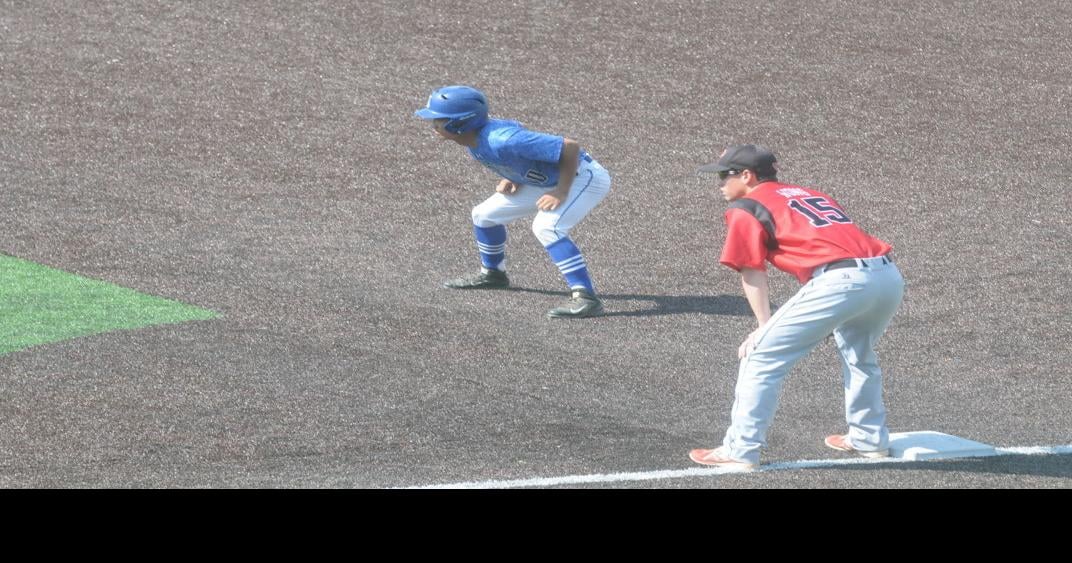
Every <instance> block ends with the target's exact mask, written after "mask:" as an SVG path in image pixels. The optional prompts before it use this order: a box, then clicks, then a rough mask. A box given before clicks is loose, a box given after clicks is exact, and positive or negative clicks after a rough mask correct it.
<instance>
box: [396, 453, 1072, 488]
mask: <svg viewBox="0 0 1072 563" xmlns="http://www.w3.org/2000/svg"><path fill="white" fill-rule="evenodd" d="M994 451H995V452H996V453H997V455H1067V454H1072V444H1069V445H1067V446H1031V447H1019V448H994ZM949 459H957V458H945V459H943V460H935V461H947V460H949ZM960 459H966V458H960ZM884 463H923V462H921V461H919V460H909V459H903V458H895V457H887V458H881V459H866V458H850V459H816V460H800V461H784V462H778V463H769V464H766V465H761V466H760V467H759V469H757V470H755V471H753V472H752V473H762V472H766V471H784V470H787V469H815V468H821V467H838V466H842V465H863V464H868V465H870V464H884ZM739 473H740V472H739V471H728V470H726V469H722V468H718V467H693V468H690V469H668V470H662V471H642V472H635V473H597V474H594V475H567V476H565V477H537V478H533V479H515V480H511V481H469V482H465V483H448V484H442V485H427V486H423V487H407V488H410V489H517V488H523V487H558V486H563V485H583V484H586V483H623V482H626V481H657V480H661V479H679V478H682V477H710V476H712V475H726V474H739Z"/></svg>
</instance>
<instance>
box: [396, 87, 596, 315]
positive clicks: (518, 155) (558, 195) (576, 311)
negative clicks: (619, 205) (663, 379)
mask: <svg viewBox="0 0 1072 563" xmlns="http://www.w3.org/2000/svg"><path fill="white" fill-rule="evenodd" d="M416 114H417V116H418V117H420V118H422V119H427V120H431V121H432V122H433V123H434V127H435V131H436V133H437V134H438V135H439V136H440V137H442V138H444V139H448V140H451V141H454V142H455V143H458V144H459V145H462V146H464V147H466V148H468V149H469V154H470V155H472V157H473V158H475V159H476V160H477V161H478V162H480V163H481V164H483V165H484V166H487V167H488V168H489V169H491V171H492V172H495V173H496V174H498V175H499V176H501V177H502V180H500V181H499V184H498V186H496V188H495V192H496V193H495V194H494V195H492V196H491V197H489V198H488V199H487V200H485V201H484V202H483V203H481V204H480V205H477V206H476V207H475V208H473V232H474V234H475V235H476V246H477V250H478V251H479V253H480V260H481V263H482V267H481V269H480V271H479V272H477V273H475V274H473V275H470V276H466V277H462V278H458V279H455V280H450V281H448V282H446V283H445V284H444V285H445V286H446V287H449V288H453V289H499V288H506V287H509V286H510V281H509V279H508V278H507V277H506V225H508V224H510V223H512V222H513V221H515V220H517V219H520V218H521V217H525V216H528V215H532V214H535V215H536V218H535V219H534V220H533V222H532V232H533V233H535V235H536V238H537V239H538V240H539V241H540V243H541V244H543V246H544V248H545V249H546V250H547V254H548V255H549V256H550V257H551V260H552V261H553V262H554V263H555V265H556V266H558V269H559V271H560V272H561V273H562V277H563V278H565V280H566V283H567V284H568V285H569V287H570V291H571V298H570V300H569V302H567V303H566V304H565V305H564V306H562V307H557V308H555V309H551V311H549V312H548V313H547V315H548V316H549V317H551V318H583V317H591V316H594V315H598V314H600V313H602V312H603V303H602V301H600V299H599V298H598V297H596V292H595V288H594V286H593V285H592V279H591V276H590V275H589V273H588V265H587V264H586V263H585V261H584V257H583V256H582V255H581V251H580V249H579V248H577V245H576V244H574V243H573V241H572V240H571V239H570V237H569V232H570V229H572V228H573V227H574V226H575V225H576V224H577V223H578V222H580V220H581V219H583V218H584V217H585V216H586V215H588V212H589V211H591V210H592V209H593V208H594V207H595V206H596V205H598V204H599V202H600V201H603V198H604V197H606V196H607V194H608V193H609V192H610V175H609V174H608V173H607V171H606V169H604V168H603V167H602V166H600V164H599V163H598V162H596V161H595V159H593V158H592V157H591V156H590V155H588V153H586V152H585V151H584V150H582V149H581V148H580V146H579V145H578V144H577V142H576V141H574V140H572V139H566V138H563V137H559V136H556V135H549V134H546V133H539V132H535V131H530V130H528V129H526V128H525V127H523V126H522V125H521V124H520V123H518V122H516V121H507V120H503V119H493V118H490V117H488V101H487V98H486V97H485V96H484V94H483V93H482V92H480V91H479V90H477V89H475V88H471V87H469V86H447V87H444V88H440V89H438V90H436V91H435V92H432V95H431V96H430V97H429V98H428V104H427V106H426V107H424V108H423V109H420V110H418V111H417V112H416Z"/></svg>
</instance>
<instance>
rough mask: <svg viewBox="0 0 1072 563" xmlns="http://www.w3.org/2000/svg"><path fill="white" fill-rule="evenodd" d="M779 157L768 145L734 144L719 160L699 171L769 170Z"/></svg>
mask: <svg viewBox="0 0 1072 563" xmlns="http://www.w3.org/2000/svg"><path fill="white" fill-rule="evenodd" d="M777 161H778V159H776V158H774V153H772V152H770V151H769V150H768V149H767V148H766V147H761V146H759V145H733V146H732V147H730V148H728V149H726V150H724V151H722V155H720V156H719V157H718V161H717V162H712V163H711V164H705V165H703V166H701V167H700V169H699V170H698V172H725V171H727V170H753V171H760V170H767V169H769V168H772V167H773V166H774V163H775V162H777Z"/></svg>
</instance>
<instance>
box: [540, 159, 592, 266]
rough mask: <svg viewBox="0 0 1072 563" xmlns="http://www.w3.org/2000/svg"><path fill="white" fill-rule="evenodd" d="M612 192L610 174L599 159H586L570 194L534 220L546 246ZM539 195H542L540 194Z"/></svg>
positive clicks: (561, 236) (561, 235) (566, 233)
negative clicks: (598, 161)
mask: <svg viewBox="0 0 1072 563" xmlns="http://www.w3.org/2000/svg"><path fill="white" fill-rule="evenodd" d="M608 193H610V174H609V173H607V170H606V169H605V168H603V167H602V166H600V165H599V164H598V163H596V162H594V161H593V162H591V163H585V164H584V165H582V166H581V167H580V169H579V170H578V174H577V176H575V177H574V180H573V184H572V185H571V186H570V193H569V197H567V198H566V200H565V201H563V202H562V203H561V204H559V206H558V207H557V208H555V209H554V210H552V211H540V212H539V213H537V214H536V219H534V220H533V222H532V232H533V234H535V235H536V238H537V239H539V241H540V243H541V244H543V245H544V247H548V246H551V245H552V244H554V243H555V242H557V241H558V240H559V239H561V238H565V237H567V236H569V232H570V229H572V228H573V227H574V226H576V225H577V223H580V222H581V219H584V217H585V216H586V215H588V213H589V212H591V211H592V209H594V208H595V206H596V205H599V202H601V201H603V198H605V197H607V194H608ZM537 199H538V198H537Z"/></svg>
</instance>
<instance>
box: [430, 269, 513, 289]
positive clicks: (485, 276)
mask: <svg viewBox="0 0 1072 563" xmlns="http://www.w3.org/2000/svg"><path fill="white" fill-rule="evenodd" d="M443 287H449V288H451V289H502V288H504V287H510V279H509V278H507V277H506V272H504V271H502V270H485V269H483V268H482V269H481V270H480V272H479V273H476V274H471V275H468V276H465V277H461V278H458V279H454V280H450V281H447V282H445V283H444V284H443Z"/></svg>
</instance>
